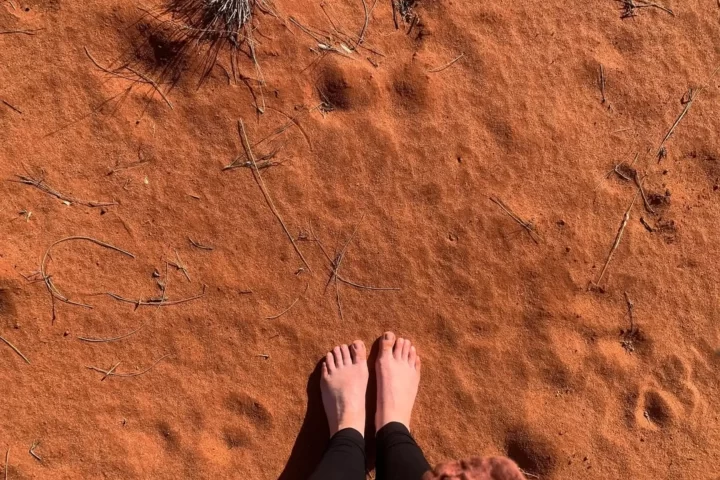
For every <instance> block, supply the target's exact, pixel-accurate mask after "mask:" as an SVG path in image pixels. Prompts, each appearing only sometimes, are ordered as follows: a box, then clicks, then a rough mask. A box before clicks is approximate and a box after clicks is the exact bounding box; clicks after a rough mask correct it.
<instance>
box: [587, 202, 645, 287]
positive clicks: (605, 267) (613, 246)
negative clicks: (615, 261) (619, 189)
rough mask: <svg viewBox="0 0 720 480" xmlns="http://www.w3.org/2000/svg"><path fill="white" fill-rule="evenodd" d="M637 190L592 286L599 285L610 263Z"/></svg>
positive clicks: (633, 203)
mask: <svg viewBox="0 0 720 480" xmlns="http://www.w3.org/2000/svg"><path fill="white" fill-rule="evenodd" d="M638 193H639V192H635V195H634V196H633V199H632V202H630V206H629V207H628V208H627V210H625V214H624V215H623V219H622V222H620V228H619V229H618V231H617V234H616V235H615V240H614V241H613V244H612V247H611V248H610V252H609V253H608V256H607V260H605V265H603V268H602V270H601V271H600V276H599V277H598V279H597V281H596V282H595V284H594V286H596V287H599V286H600V282H601V281H602V279H603V277H604V276H605V271H606V270H607V268H608V265H610V260H612V257H613V255H614V254H615V250H617V248H618V245H620V240H621V239H622V236H623V233H624V232H625V227H626V226H627V224H628V221H629V220H630V210H632V207H633V205H635V200H636V199H637V195H638Z"/></svg>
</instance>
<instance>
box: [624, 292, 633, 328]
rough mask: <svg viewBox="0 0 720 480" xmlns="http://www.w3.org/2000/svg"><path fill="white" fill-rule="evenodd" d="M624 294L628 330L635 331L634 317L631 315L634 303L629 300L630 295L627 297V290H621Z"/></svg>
mask: <svg viewBox="0 0 720 480" xmlns="http://www.w3.org/2000/svg"><path fill="white" fill-rule="evenodd" d="M623 293H624V294H625V303H626V304H627V309H628V315H629V316H630V332H631V333H632V332H634V331H635V317H634V316H633V308H634V307H635V304H634V303H633V302H632V300H630V297H628V293H627V292H623Z"/></svg>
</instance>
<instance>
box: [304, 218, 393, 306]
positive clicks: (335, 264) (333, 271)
mask: <svg viewBox="0 0 720 480" xmlns="http://www.w3.org/2000/svg"><path fill="white" fill-rule="evenodd" d="M363 218H365V216H364V215H363ZM361 222H362V219H361V220H360V222H358V225H356V226H355V229H354V230H353V233H352V234H351V235H350V237H349V238H348V240H347V241H346V242H345V245H344V246H343V248H342V250H341V251H340V254H338V255H337V256H336V257H335V259H332V258H330V255H328V253H327V250H325V246H324V245H323V244H322V242H321V241H320V239H318V237H317V235H315V232H314V231H313V228H312V226H310V233H311V234H312V236H313V238H312V239H313V241H314V242H316V243H317V244H318V246H319V247H320V250H321V251H322V253H323V255H324V256H325V258H326V259H327V261H328V262H329V263H330V278H329V279H328V281H327V283H326V284H325V291H327V287H328V286H329V285H330V283H331V282H334V283H335V301H336V303H337V306H338V313H339V315H340V319H341V320H344V316H343V311H342V302H341V301H340V287H339V285H338V282H342V283H344V284H347V285H350V286H353V287H356V288H359V289H363V290H376V291H398V290H400V289H399V288H395V287H371V286H366V285H361V284H359V283H355V282H352V281H350V280H347V279H346V278H344V277H343V276H341V275H340V273H339V272H338V270H339V269H340V264H341V263H342V260H343V258H345V250H346V249H347V247H348V245H350V242H351V241H352V240H353V238H354V237H355V234H356V232H357V230H358V228H359V226H360V223H361Z"/></svg>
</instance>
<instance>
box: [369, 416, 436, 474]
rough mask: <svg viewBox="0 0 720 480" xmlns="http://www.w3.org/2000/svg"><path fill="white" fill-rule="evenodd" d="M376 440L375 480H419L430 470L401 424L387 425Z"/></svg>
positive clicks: (408, 432)
mask: <svg viewBox="0 0 720 480" xmlns="http://www.w3.org/2000/svg"><path fill="white" fill-rule="evenodd" d="M376 438H377V461H376V462H375V471H376V473H377V480H420V479H421V478H422V476H423V474H425V472H427V471H428V470H430V464H429V463H428V462H427V460H425V455H423V453H422V450H420V447H418V445H417V443H415V440H414V439H413V437H412V435H410V431H409V430H408V429H407V427H405V425H403V424H402V423H398V422H390V423H388V424H387V425H385V426H384V427H382V428H381V429H380V430H379V431H378V432H377V436H376Z"/></svg>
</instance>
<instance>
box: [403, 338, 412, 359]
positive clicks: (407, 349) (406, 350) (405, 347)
mask: <svg viewBox="0 0 720 480" xmlns="http://www.w3.org/2000/svg"><path fill="white" fill-rule="evenodd" d="M411 347H412V342H410V340H405V343H403V349H402V359H403V360H405V361H407V359H408V357H409V356H410V348H411Z"/></svg>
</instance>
